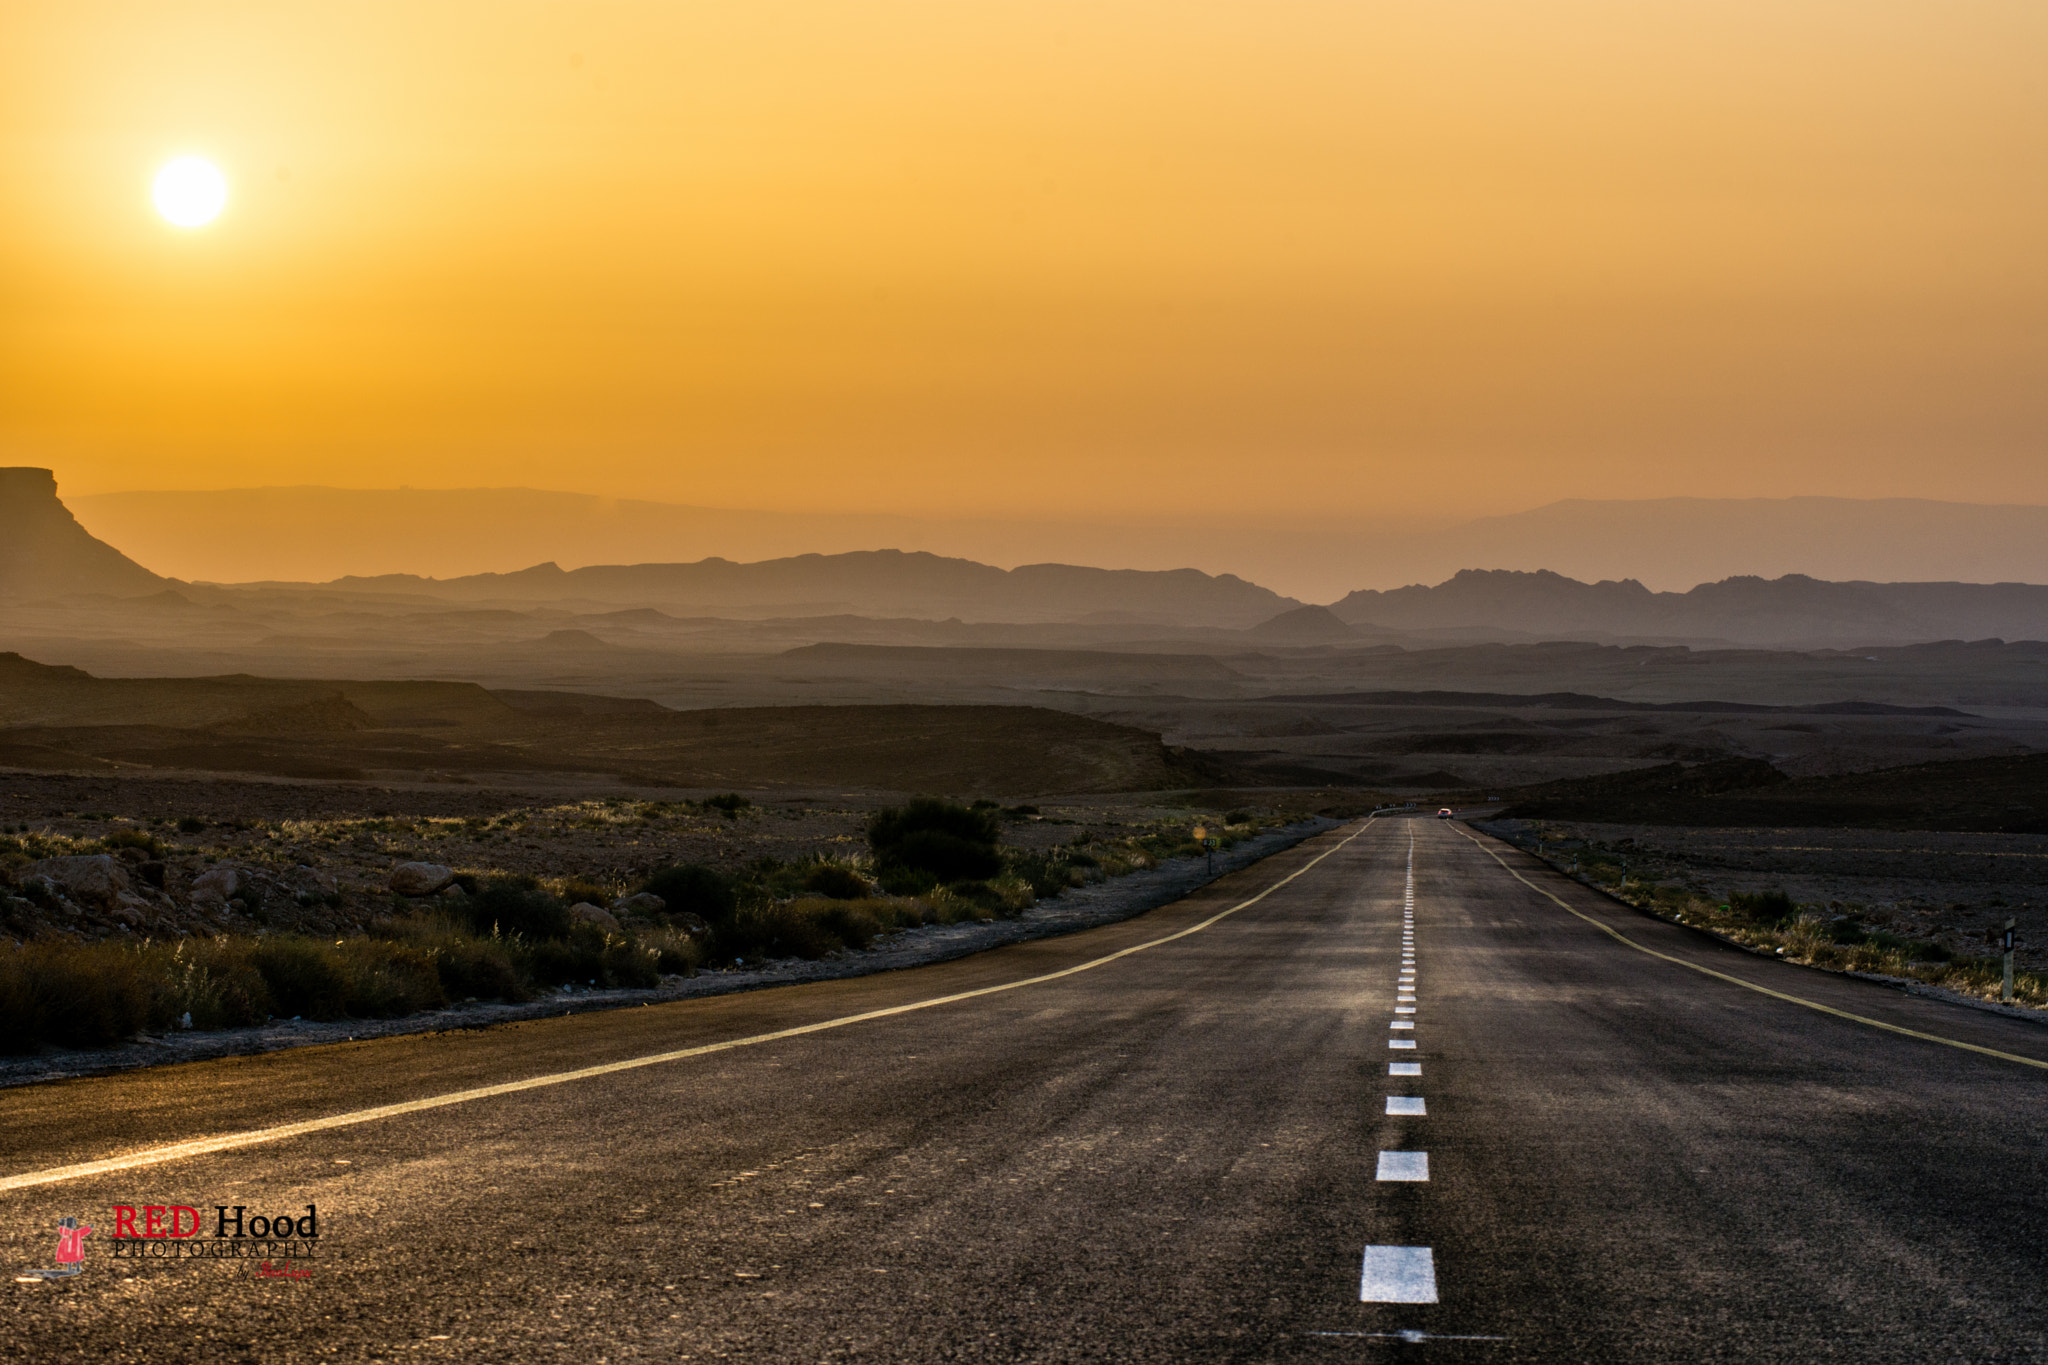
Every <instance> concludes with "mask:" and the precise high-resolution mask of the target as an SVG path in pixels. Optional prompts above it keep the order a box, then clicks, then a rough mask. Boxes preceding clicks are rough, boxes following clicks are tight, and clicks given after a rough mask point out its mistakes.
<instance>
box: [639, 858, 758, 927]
mask: <svg viewBox="0 0 2048 1365" xmlns="http://www.w3.org/2000/svg"><path fill="white" fill-rule="evenodd" d="M640 889H641V890H642V891H645V892H648V893H649V894H651V895H656V896H659V897H661V899H662V903H663V905H664V906H665V907H666V910H667V913H669V914H671V915H695V916H697V917H698V918H699V919H701V920H703V921H704V922H705V923H706V924H710V925H719V924H724V923H725V922H726V921H728V920H730V919H731V918H732V914H733V910H734V909H735V908H736V907H737V905H738V898H737V897H736V896H735V894H734V891H733V884H732V881H731V879H730V878H728V877H727V876H725V874H724V873H722V872H720V871H718V869H716V868H712V867H706V866H704V865H703V864H702V863H683V864H680V865H679V866H676V867H664V868H661V869H659V870H657V871H656V872H655V873H654V874H653V875H652V876H650V877H649V878H648V879H647V880H646V881H644V882H642V883H641V884H640Z"/></svg>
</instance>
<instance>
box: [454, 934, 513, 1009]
mask: <svg viewBox="0 0 2048 1365" xmlns="http://www.w3.org/2000/svg"><path fill="white" fill-rule="evenodd" d="M432 952H433V955H434V970H435V971H436V972H437V973H438V974H439V975H440V978H441V989H442V990H444V991H446V992H447V993H448V995H449V997H450V998H451V999H455V1000H468V999H472V998H474V999H477V1000H510V1001H519V1000H526V999H530V998H531V997H532V994H533V993H532V992H531V991H529V990H528V989H527V988H526V982H525V981H524V980H523V979H521V977H520V974H519V970H518V969H517V968H516V967H514V966H513V965H512V955H511V954H510V953H509V952H508V951H507V950H506V947H505V944H504V942H503V940H500V939H487V938H470V937H467V936H464V937H460V938H450V939H448V940H447V941H445V942H442V943H437V944H435V945H434V947H433V949H432Z"/></svg>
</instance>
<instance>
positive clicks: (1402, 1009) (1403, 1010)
mask: <svg viewBox="0 0 2048 1365" xmlns="http://www.w3.org/2000/svg"><path fill="white" fill-rule="evenodd" d="M1408 998H1409V999H1410V1000H1413V999H1414V998H1415V997H1414V996H1412V995H1411V996H1409V997H1408ZM1394 1013H1396V1014H1413V1013H1415V1006H1413V1005H1396V1006H1394Z"/></svg>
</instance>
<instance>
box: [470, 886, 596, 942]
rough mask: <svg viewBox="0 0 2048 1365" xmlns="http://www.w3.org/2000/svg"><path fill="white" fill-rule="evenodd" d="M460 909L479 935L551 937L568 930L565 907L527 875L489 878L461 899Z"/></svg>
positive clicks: (556, 936) (567, 914)
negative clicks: (461, 906)
mask: <svg viewBox="0 0 2048 1365" xmlns="http://www.w3.org/2000/svg"><path fill="white" fill-rule="evenodd" d="M463 910H464V913H465V915H466V916H467V917H468V919H469V923H470V927H471V928H473V929H475V930H476V932H477V933H479V934H492V933H496V934H506V935H511V934H517V935H519V936H520V937H521V938H528V939H551V938H561V937H563V936H564V935H566V934H567V933H568V932H569V924H570V921H569V912H568V910H567V909H566V908H564V906H563V905H562V903H561V902H560V901H558V900H556V899H555V898H554V897H553V896H550V895H549V894H548V893H547V892H545V891H543V890H541V889H540V884H539V883H538V882H536V881H534V879H533V878H531V877H493V878H491V879H490V880H489V881H487V882H485V883H484V884H483V885H482V886H480V887H478V888H477V892H476V894H475V895H473V896H468V897H465V898H464V901H463Z"/></svg>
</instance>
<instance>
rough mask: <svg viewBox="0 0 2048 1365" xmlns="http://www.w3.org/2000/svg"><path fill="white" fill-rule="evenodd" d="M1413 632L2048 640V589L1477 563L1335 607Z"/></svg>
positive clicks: (1812, 640)
mask: <svg viewBox="0 0 2048 1365" xmlns="http://www.w3.org/2000/svg"><path fill="white" fill-rule="evenodd" d="M1331 611H1333V612H1335V613H1336V614H1337V615H1338V616H1339V617H1341V618H1342V619H1343V620H1345V621H1346V622H1349V623H1350V624H1352V625H1358V626H1365V625H1371V626H1380V627H1385V628H1389V629H1393V630H1402V631H1411V632H1415V631H1446V630H1463V631H1473V630H1491V631H1496V632H1501V633H1502V634H1504V635H1508V636H1511V637H1517V638H1523V639H1539V638H1540V639H1591V640H1621V639H1629V640H1667V641H1674V642H1680V641H1684V642H1709V641H1718V642H1727V643H1733V644H1746V645H1760V646H1765V647H1772V648H1792V647H1797V648H1815V647H1827V646H1834V647H1844V646H1855V645H1865V646H1868V645H1889V644H1913V643H1923V642H1928V641H1934V640H1957V639H1962V640H1974V639H1990V638H1999V639H2006V640H2043V639H2048V587H2042V586H2037V585H2034V584H2028V583H1860V582H1859V583H1827V582H1823V581H1821V580H1820V579H1816V578H1807V577H1805V576H1804V575H1802V574H1787V575H1786V576H1785V577H1783V578H1776V579H1763V578H1754V577H1738V578H1727V579H1723V580H1721V581H1720V582H1718V583H1702V584H1701V585H1699V586H1698V587H1696V588H1694V589H1692V590H1691V591H1690V592H1682V593H1680V592H1651V591H1650V590H1649V589H1648V588H1646V587H1644V586H1643V585H1642V584H1641V583H1638V582H1636V581H1635V580H1634V579H1623V580H1621V581H1619V582H1616V581H1613V580H1603V581H1601V582H1598V583H1581V582H1579V581H1578V580H1577V579H1572V578H1566V577H1564V576H1563V575H1562V574H1556V573H1551V572H1550V571H1548V570H1539V571H1537V572H1534V573H1523V572H1520V571H1517V570H1512V569H1465V570H1462V571H1460V572H1459V573H1457V574H1455V575H1453V576H1452V577H1451V578H1449V579H1447V580H1446V581H1444V582H1442V583H1439V584H1437V585H1436V586H1435V587H1423V586H1421V585H1415V586H1412V587H1406V588H1395V589H1393V590H1392V591H1390V592H1375V591H1372V590H1361V591H1358V592H1354V593H1352V594H1350V595H1349V596H1347V597H1345V598H1344V599H1343V600H1342V601H1340V602H1338V603H1336V604H1335V605H1334V606H1332V607H1331Z"/></svg>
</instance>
